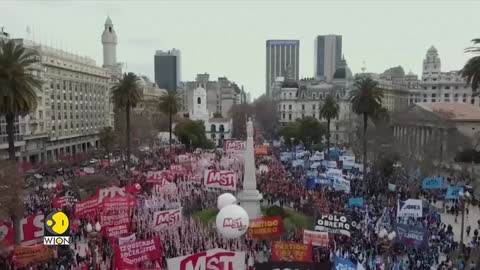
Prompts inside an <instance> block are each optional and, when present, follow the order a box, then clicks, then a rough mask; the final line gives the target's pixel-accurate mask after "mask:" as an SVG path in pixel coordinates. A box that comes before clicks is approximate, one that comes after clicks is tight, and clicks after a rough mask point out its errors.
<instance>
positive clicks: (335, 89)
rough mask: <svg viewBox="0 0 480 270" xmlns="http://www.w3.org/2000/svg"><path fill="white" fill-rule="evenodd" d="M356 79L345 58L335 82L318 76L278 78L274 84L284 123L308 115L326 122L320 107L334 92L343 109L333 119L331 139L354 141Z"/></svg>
mask: <svg viewBox="0 0 480 270" xmlns="http://www.w3.org/2000/svg"><path fill="white" fill-rule="evenodd" d="M352 82H353V77H352V73H351V71H350V69H349V68H348V66H347V65H346V62H345V61H344V60H343V61H342V64H341V66H340V67H339V68H337V70H336V71H335V74H334V79H333V81H332V83H327V82H325V81H323V80H315V79H303V80H300V81H298V82H297V81H293V80H291V79H288V78H287V79H285V78H282V77H279V78H277V80H276V81H275V82H274V84H273V86H272V95H273V98H274V100H275V101H277V102H278V114H279V117H278V118H279V119H280V124H281V125H282V126H285V125H286V124H287V123H289V122H293V121H295V120H296V119H298V118H303V117H306V116H311V117H313V118H315V119H317V120H319V121H320V122H326V120H325V119H322V118H320V109H321V106H322V105H323V103H324V101H325V98H326V97H327V96H328V95H329V94H332V95H333V96H334V97H336V98H337V101H338V104H339V106H340V113H339V116H338V118H336V119H332V120H331V123H330V130H331V133H332V136H331V142H333V143H348V142H351V141H353V134H354V132H355V129H354V122H355V119H356V116H355V114H354V113H353V112H352V110H351V103H350V101H349V100H348V93H349V91H350V90H351V88H352Z"/></svg>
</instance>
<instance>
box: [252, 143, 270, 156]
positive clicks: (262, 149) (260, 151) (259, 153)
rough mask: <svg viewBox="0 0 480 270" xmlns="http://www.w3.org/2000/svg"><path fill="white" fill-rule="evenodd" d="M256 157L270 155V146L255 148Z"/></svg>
mask: <svg viewBox="0 0 480 270" xmlns="http://www.w3.org/2000/svg"><path fill="white" fill-rule="evenodd" d="M255 155H257V156H266V155H268V146H267V145H260V146H257V147H255Z"/></svg>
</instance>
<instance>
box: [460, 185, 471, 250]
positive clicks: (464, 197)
mask: <svg viewBox="0 0 480 270" xmlns="http://www.w3.org/2000/svg"><path fill="white" fill-rule="evenodd" d="M458 199H459V202H460V207H461V209H462V224H461V230H460V248H461V250H462V251H463V247H464V244H463V231H464V227H465V203H466V202H467V201H468V200H469V199H470V193H468V191H467V192H465V193H463V192H460V193H459V194H458Z"/></svg>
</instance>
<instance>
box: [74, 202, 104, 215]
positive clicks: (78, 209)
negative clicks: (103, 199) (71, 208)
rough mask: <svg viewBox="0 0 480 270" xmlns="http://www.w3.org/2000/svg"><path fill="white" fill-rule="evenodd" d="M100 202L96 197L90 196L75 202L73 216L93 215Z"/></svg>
mask: <svg viewBox="0 0 480 270" xmlns="http://www.w3.org/2000/svg"><path fill="white" fill-rule="evenodd" d="M99 206H100V203H99V202H98V198H97V197H96V196H95V197H90V198H88V199H86V200H84V201H83V202H77V203H76V204H75V218H77V219H79V218H83V217H88V216H95V215H96V213H97V211H98V210H99Z"/></svg>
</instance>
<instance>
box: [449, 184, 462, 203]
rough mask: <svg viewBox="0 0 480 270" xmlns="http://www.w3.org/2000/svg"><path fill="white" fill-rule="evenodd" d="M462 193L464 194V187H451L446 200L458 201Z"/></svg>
mask: <svg viewBox="0 0 480 270" xmlns="http://www.w3.org/2000/svg"><path fill="white" fill-rule="evenodd" d="M460 192H463V187H459V186H449V187H448V189H447V195H446V196H445V198H446V199H449V200H450V199H452V200H454V199H458V197H459V194H460Z"/></svg>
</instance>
